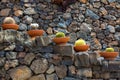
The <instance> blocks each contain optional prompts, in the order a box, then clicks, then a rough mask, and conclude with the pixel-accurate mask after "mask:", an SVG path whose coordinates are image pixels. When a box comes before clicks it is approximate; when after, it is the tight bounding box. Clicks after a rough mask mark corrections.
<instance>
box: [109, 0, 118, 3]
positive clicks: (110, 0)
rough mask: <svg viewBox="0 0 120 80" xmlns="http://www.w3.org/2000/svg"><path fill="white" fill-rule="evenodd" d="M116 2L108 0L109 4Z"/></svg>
mask: <svg viewBox="0 0 120 80" xmlns="http://www.w3.org/2000/svg"><path fill="white" fill-rule="evenodd" d="M115 1H116V0H108V2H109V3H112V2H115Z"/></svg>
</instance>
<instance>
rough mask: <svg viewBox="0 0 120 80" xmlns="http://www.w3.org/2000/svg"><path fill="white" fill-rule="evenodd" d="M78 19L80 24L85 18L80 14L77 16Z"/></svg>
mask: <svg viewBox="0 0 120 80" xmlns="http://www.w3.org/2000/svg"><path fill="white" fill-rule="evenodd" d="M78 19H79V21H80V22H83V21H84V19H85V17H84V15H82V14H80V15H79V16H78Z"/></svg>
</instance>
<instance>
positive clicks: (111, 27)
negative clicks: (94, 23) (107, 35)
mask: <svg viewBox="0 0 120 80" xmlns="http://www.w3.org/2000/svg"><path fill="white" fill-rule="evenodd" d="M107 28H108V29H109V31H110V32H111V33H115V27H114V26H111V25H108V26H107Z"/></svg>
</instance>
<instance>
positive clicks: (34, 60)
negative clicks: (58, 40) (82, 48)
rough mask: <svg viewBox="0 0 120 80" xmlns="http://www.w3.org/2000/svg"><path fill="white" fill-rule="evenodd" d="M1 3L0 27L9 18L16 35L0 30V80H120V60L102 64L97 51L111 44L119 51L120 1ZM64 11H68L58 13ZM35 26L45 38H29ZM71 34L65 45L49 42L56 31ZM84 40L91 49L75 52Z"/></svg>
mask: <svg viewBox="0 0 120 80" xmlns="http://www.w3.org/2000/svg"><path fill="white" fill-rule="evenodd" d="M52 1H53V0H1V1H0V25H2V22H3V20H4V18H5V17H7V16H11V17H13V18H14V19H15V21H16V23H17V24H18V25H19V29H18V31H16V30H12V29H8V30H2V27H1V26H0V80H109V79H111V80H119V79H120V67H119V66H120V59H119V56H118V58H116V59H115V60H114V61H106V60H104V58H103V57H100V56H99V54H98V52H99V51H100V50H104V49H105V48H106V47H109V46H112V47H113V48H114V49H115V51H117V52H120V1H119V0H73V1H74V3H73V4H68V3H69V0H65V3H66V6H64V5H63V4H62V6H61V5H57V4H55V3H53V2H52ZM61 7H62V8H63V7H66V10H61V9H62V8H61ZM32 23H38V24H39V27H38V28H39V29H43V30H44V31H45V34H44V35H43V36H37V37H36V38H35V40H32V39H31V37H30V36H29V35H28V34H27V31H28V30H30V29H31V28H32V27H31V26H30V25H31V24H32ZM60 31H61V32H64V33H65V34H66V35H67V36H70V41H69V42H68V44H66V45H56V44H55V43H53V42H52V39H53V37H54V36H55V33H56V32H60ZM79 38H83V39H85V40H86V42H87V44H89V45H90V49H89V50H88V51H86V52H75V51H74V49H73V44H74V42H75V41H76V40H77V39H79Z"/></svg>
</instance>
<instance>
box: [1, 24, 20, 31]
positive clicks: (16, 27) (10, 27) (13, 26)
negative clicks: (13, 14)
mask: <svg viewBox="0 0 120 80" xmlns="http://www.w3.org/2000/svg"><path fill="white" fill-rule="evenodd" d="M2 28H3V30H6V29H14V30H18V28H19V26H18V25H17V24H3V25H2Z"/></svg>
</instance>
